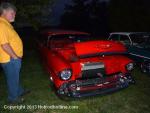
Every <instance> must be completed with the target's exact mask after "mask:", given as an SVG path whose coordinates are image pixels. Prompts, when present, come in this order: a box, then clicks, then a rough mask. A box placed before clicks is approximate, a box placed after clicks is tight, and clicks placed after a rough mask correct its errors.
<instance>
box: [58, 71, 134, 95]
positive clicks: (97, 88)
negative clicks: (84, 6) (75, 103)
mask: <svg viewBox="0 0 150 113" xmlns="http://www.w3.org/2000/svg"><path fill="white" fill-rule="evenodd" d="M130 83H135V81H134V80H133V79H132V77H131V76H130V74H128V75H123V74H122V73H118V74H115V75H113V76H111V77H106V78H93V79H86V80H75V81H70V82H67V83H64V84H63V85H62V86H61V87H60V88H59V89H58V94H60V95H64V96H69V97H87V96H94V95H103V94H107V93H111V92H114V91H117V90H120V89H123V88H126V87H128V86H129V84H130Z"/></svg>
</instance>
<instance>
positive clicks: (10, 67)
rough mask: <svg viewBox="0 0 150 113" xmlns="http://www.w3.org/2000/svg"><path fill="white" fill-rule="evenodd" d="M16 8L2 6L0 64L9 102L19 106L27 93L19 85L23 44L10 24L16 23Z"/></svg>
mask: <svg viewBox="0 0 150 113" xmlns="http://www.w3.org/2000/svg"><path fill="white" fill-rule="evenodd" d="M15 16H16V7H15V6H14V5H12V4H10V3H7V2H4V3H1V4H0V64H1V66H2V68H3V70H4V73H5V76H6V81H7V87H8V102H9V103H12V104H19V103H22V102H23V98H21V95H24V94H25V93H27V92H28V91H27V90H24V89H23V88H22V87H21V85H20V83H19V76H20V69H21V59H22V56H23V44H22V41H21V39H20V37H19V35H18V34H17V33H16V31H15V30H14V28H13V26H12V25H11V24H10V23H11V22H14V21H15Z"/></svg>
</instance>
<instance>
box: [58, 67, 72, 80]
mask: <svg viewBox="0 0 150 113" xmlns="http://www.w3.org/2000/svg"><path fill="white" fill-rule="evenodd" d="M59 76H60V78H61V79H62V80H69V79H70V78H71V76H72V71H71V70H70V69H65V70H63V71H61V72H60V73H59Z"/></svg>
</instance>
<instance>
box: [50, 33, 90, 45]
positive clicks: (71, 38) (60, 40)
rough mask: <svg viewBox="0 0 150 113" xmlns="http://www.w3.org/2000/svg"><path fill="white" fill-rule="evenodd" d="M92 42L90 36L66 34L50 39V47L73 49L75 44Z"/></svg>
mask: <svg viewBox="0 0 150 113" xmlns="http://www.w3.org/2000/svg"><path fill="white" fill-rule="evenodd" d="M89 40H90V35H88V34H79V35H78V34H67V35H66V34H65V35H53V36H51V37H50V45H51V47H53V48H64V47H72V46H73V43H76V42H85V41H89Z"/></svg>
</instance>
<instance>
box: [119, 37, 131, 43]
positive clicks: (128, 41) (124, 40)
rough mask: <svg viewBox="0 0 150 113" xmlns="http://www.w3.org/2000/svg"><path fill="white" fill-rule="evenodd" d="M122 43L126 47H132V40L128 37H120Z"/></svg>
mask: <svg viewBox="0 0 150 113" xmlns="http://www.w3.org/2000/svg"><path fill="white" fill-rule="evenodd" d="M120 42H122V43H123V44H125V45H130V39H129V37H128V36H127V35H120Z"/></svg>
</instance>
